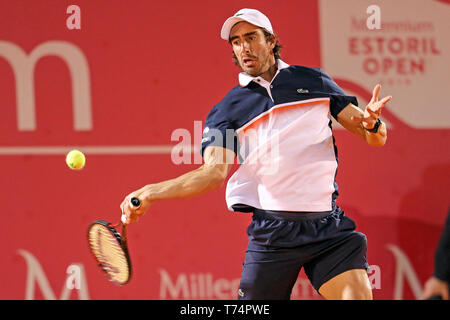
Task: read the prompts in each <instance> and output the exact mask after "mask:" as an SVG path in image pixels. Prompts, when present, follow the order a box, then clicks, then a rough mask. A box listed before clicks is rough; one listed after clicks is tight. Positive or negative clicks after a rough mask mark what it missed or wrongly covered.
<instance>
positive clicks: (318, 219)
mask: <svg viewBox="0 0 450 320" xmlns="http://www.w3.org/2000/svg"><path fill="white" fill-rule="evenodd" d="M355 228H356V225H355V222H354V221H353V220H352V219H350V218H349V217H347V216H345V215H344V211H342V210H340V209H339V207H336V208H335V209H334V210H333V211H332V212H331V213H330V212H317V213H315V212H314V213H301V212H283V211H263V210H258V209H255V211H254V213H253V220H252V222H251V224H250V225H249V227H248V229H247V233H248V237H249V243H248V248H247V251H246V253H245V261H244V264H243V269H242V275H241V283H240V287H239V293H238V299H240V300H262V299H272V300H275V299H286V300H287V299H290V296H291V291H292V288H293V286H294V284H295V282H296V280H297V278H298V274H299V272H300V270H301V268H302V267H304V268H305V273H306V275H307V276H308V278H309V280H310V281H311V284H312V285H313V287H314V289H316V290H317V291H318V290H319V288H320V286H321V285H322V284H324V283H325V282H327V281H328V280H330V279H331V278H333V277H335V276H337V275H338V274H340V273H342V272H345V271H347V270H351V269H366V270H368V268H369V265H368V263H367V259H366V236H365V235H364V234H362V233H359V232H356V231H355Z"/></svg>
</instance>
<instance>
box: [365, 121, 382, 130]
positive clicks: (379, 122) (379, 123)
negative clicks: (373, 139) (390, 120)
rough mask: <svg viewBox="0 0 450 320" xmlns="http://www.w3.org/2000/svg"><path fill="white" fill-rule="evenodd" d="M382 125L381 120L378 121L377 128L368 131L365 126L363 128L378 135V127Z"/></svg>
mask: <svg viewBox="0 0 450 320" xmlns="http://www.w3.org/2000/svg"><path fill="white" fill-rule="evenodd" d="M380 125H381V120H380V118H378V119H377V121H376V122H375V126H374V127H373V128H372V129H367V128H366V127H364V126H363V128H364V129H365V130H367V131H369V132H372V133H377V132H378V127H379V126H380Z"/></svg>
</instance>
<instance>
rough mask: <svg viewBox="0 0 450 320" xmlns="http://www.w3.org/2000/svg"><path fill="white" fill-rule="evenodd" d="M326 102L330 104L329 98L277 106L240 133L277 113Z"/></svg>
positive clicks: (246, 126) (243, 128)
mask: <svg viewBox="0 0 450 320" xmlns="http://www.w3.org/2000/svg"><path fill="white" fill-rule="evenodd" d="M324 102H327V103H328V104H330V100H329V99H328V98H325V99H323V100H316V101H305V102H300V103H296V104H289V105H285V106H279V107H276V106H275V107H273V108H272V109H270V110H269V111H267V112H266V113H264V114H263V115H262V116H261V117H260V118H257V119H255V120H254V121H253V122H250V123H248V124H247V125H245V126H243V127H242V128H241V129H240V130H239V131H241V132H240V133H245V132H246V131H247V130H249V129H250V128H254V127H255V126H256V125H257V124H258V123H260V122H261V121H262V120H265V119H267V118H269V117H271V116H272V115H273V114H274V113H275V112H276V113H280V112H286V111H288V110H291V109H293V108H299V107H307V106H311V105H315V104H322V103H324Z"/></svg>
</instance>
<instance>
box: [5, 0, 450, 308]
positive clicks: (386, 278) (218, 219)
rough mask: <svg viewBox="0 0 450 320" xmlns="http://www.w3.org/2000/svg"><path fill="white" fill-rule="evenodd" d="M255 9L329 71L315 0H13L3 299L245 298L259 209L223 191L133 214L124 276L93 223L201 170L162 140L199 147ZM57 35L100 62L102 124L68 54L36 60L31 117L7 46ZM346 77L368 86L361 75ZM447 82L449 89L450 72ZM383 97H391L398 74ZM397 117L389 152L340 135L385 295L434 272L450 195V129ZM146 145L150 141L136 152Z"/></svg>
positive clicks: (93, 93) (408, 293)
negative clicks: (94, 240) (80, 165)
mask: <svg viewBox="0 0 450 320" xmlns="http://www.w3.org/2000/svg"><path fill="white" fill-rule="evenodd" d="M71 4H76V5H78V6H79V8H80V10H81V11H80V12H81V29H80V30H76V29H75V30H69V29H68V28H67V26H66V20H67V18H68V17H69V16H70V14H68V13H66V9H67V7H68V6H69V5H71ZM242 7H250V8H257V9H259V10H261V11H262V12H264V13H266V14H267V15H268V16H269V18H270V19H271V21H272V24H273V26H274V29H275V31H276V32H277V33H278V35H279V37H280V42H281V44H282V45H283V47H284V48H283V51H282V56H283V60H284V61H286V62H287V63H289V64H299V65H306V66H310V67H321V61H320V56H321V55H320V50H321V48H320V41H319V40H320V39H319V36H320V32H319V14H318V3H317V2H316V1H304V2H303V1H302V2H300V1H282V2H279V3H277V4H276V5H274V4H273V2H270V1H227V2H210V1H144V0H133V1H117V0H116V1H101V0H96V1H86V0H77V1H51V0H46V1H44V0H42V1H24V0H16V1H6V0H0V106H1V110H2V115H1V117H0V164H1V169H0V170H1V179H0V190H1V192H0V196H1V199H2V201H1V203H2V215H1V216H2V220H3V230H2V232H1V233H0V243H1V245H0V250H1V256H2V263H1V267H0V268H1V269H0V270H1V272H0V298H1V299H25V298H29V299H32V298H34V299H48V298H52V297H53V298H56V299H60V298H64V297H68V298H71V299H78V298H89V299H197V298H198V299H235V298H236V297H237V288H238V284H239V277H240V272H241V266H242V262H243V256H244V252H245V249H246V244H247V236H246V227H247V225H248V224H249V222H250V219H251V217H250V215H248V214H241V213H230V212H229V211H228V210H227V208H226V205H225V199H224V196H225V187H223V188H221V189H220V190H217V191H214V192H212V193H210V194H206V195H203V196H200V197H197V198H193V199H187V200H170V201H164V202H158V203H155V204H154V205H153V206H152V207H151V209H150V211H149V212H148V214H147V215H146V216H144V217H142V218H141V219H140V221H139V222H138V223H136V224H133V225H131V226H130V228H129V244H130V250H131V258H132V260H133V264H134V266H133V267H134V275H133V278H132V280H131V282H130V283H129V284H128V285H127V286H124V287H118V286H115V285H113V284H111V283H108V282H107V281H106V280H105V277H104V276H103V275H102V274H101V272H100V271H99V270H98V268H97V266H96V265H95V263H94V260H93V258H92V257H91V256H90V253H89V251H88V247H87V241H86V230H87V226H88V225H89V223H90V222H91V221H93V220H96V219H105V220H111V221H115V220H118V219H119V217H120V209H119V204H120V203H121V201H122V199H123V197H124V196H126V195H127V194H128V193H129V192H131V191H133V190H136V189H137V188H140V187H142V186H143V185H145V184H148V183H153V182H159V181H162V180H166V179H170V178H174V177H176V176H178V175H180V174H182V173H185V172H188V171H189V170H192V169H194V168H196V167H198V164H182V165H175V164H173V162H172V160H171V154H170V150H169V151H165V152H161V153H158V152H157V153H152V151H149V150H154V149H152V147H154V146H166V147H167V146H175V145H176V144H178V141H171V134H172V132H173V131H174V130H176V129H179V128H184V129H187V130H188V131H189V132H191V134H192V138H193V139H192V141H190V143H188V144H196V145H198V144H199V143H200V139H201V138H200V137H199V136H198V137H195V136H194V121H202V122H204V120H205V118H206V115H207V113H208V111H209V110H210V108H211V107H212V106H213V105H214V104H216V103H217V102H218V101H220V99H222V97H223V96H224V95H225V94H226V93H227V92H228V90H229V89H231V88H232V87H233V86H235V85H236V84H237V74H238V72H239V69H238V68H237V67H236V66H234V65H233V63H232V60H231V48H230V47H229V45H228V43H227V42H225V41H223V40H221V39H220V37H219V31H220V27H221V25H222V23H223V22H224V20H225V19H226V18H227V17H229V16H231V15H233V14H234V13H235V12H236V11H237V10H239V9H240V8H242ZM50 41H58V42H63V43H68V44H71V45H73V46H75V47H77V48H78V49H79V50H80V51H81V52H82V54H83V55H84V57H85V58H86V61H87V65H88V70H89V80H90V86H89V88H90V95H88V98H89V99H90V102H91V109H90V116H91V124H92V127H91V129H90V130H84V131H83V130H76V129H75V127H74V121H75V120H74V114H73V110H74V103H73V102H72V99H73V96H74V95H77V94H78V93H75V92H74V91H73V90H72V84H73V83H74V82H75V80H74V78H73V77H71V75H70V70H69V67H68V64H67V63H65V61H64V60H63V59H61V58H60V57H57V56H55V55H54V54H49V55H45V56H43V57H42V58H40V59H38V60H37V61H36V63H35V65H34V68H33V70H34V71H33V79H34V80H33V81H34V82H33V83H34V91H33V92H34V97H35V103H34V107H35V109H34V110H35V123H36V128H35V129H34V130H20V128H19V120H18V117H19V114H18V109H19V102H18V93H17V92H18V87H20V86H21V85H22V84H20V83H16V80H17V78H18V77H17V75H16V74H15V70H14V68H13V67H12V63H11V61H10V60H9V59H8V58H6V53H5V52H6V51H5V50H7V49H5V48H10V47H11V45H14V46H16V47H18V48H20V49H21V50H23V51H24V53H25V54H26V55H28V57H29V56H30V55H32V53H33V50H36V48H39V46H42V45H44V44H46V43H48V42H50ZM7 45H9V47H8V46H7ZM35 52H36V51H35ZM23 61H25V60H23ZM23 61H22V62H23ZM21 65H23V64H21ZM350 67H351V66H350ZM325 71H326V70H325ZM20 72H22V71H20ZM331 76H333V74H331ZM336 81H337V82H338V83H339V84H340V85H341V86H342V87H343V88H344V89H345V90H352V91H353V92H358V94H359V95H360V96H362V97H364V98H365V99H367V97H370V92H369V91H367V90H366V89H364V88H362V87H358V85H357V84H352V83H348V82H346V81H344V80H340V79H336ZM436 85H437V86H442V90H443V94H445V89H446V88H448V83H447V84H445V83H437V84H436ZM358 88H359V89H358ZM358 90H359V91H358ZM82 94H85V93H82ZM382 94H383V95H384V94H385V95H387V94H389V86H388V85H385V86H383V92H382ZM412 94H417V93H412ZM421 94H422V93H421ZM424 94H426V93H424ZM430 99H434V100H433V103H438V101H439V97H430ZM392 103H395V97H394V99H393V102H392ZM442 108H448V106H445V105H443V106H442ZM384 114H385V116H386V118H388V119H389V120H390V121H391V122H396V121H397V125H396V126H395V127H394V128H393V129H392V130H390V131H389V137H388V142H387V144H386V146H384V147H383V148H374V147H369V146H368V145H366V144H365V142H363V141H362V140H360V139H359V138H358V137H356V136H354V135H352V134H350V133H348V132H346V131H343V130H336V131H335V133H334V135H335V138H336V143H337V146H338V150H339V169H338V176H337V180H338V184H339V189H340V197H339V200H338V203H339V205H340V206H341V207H342V208H343V209H344V210H345V212H346V214H347V215H348V216H350V217H351V218H353V219H354V220H355V221H356V223H357V226H358V227H357V230H358V231H361V232H363V233H365V234H366V235H367V238H368V260H369V264H370V265H375V266H378V267H379V272H378V273H377V275H376V276H379V282H377V281H375V280H376V279H375V280H374V281H375V282H376V283H374V285H376V288H374V297H375V298H376V299H401V298H403V299H416V298H418V297H417V295H418V293H419V292H421V290H422V288H423V284H424V282H425V281H426V279H427V278H428V277H429V276H430V275H431V274H432V272H433V266H434V261H433V257H434V249H435V248H436V245H437V242H438V239H439V236H440V232H441V230H442V225H443V223H444V220H445V217H446V214H447V210H448V207H449V204H450V203H449V199H450V197H449V190H450V180H449V174H450V149H449V130H448V129H426V130H425V129H420V130H419V129H414V128H411V127H410V126H408V125H407V124H406V123H403V122H401V120H399V119H398V118H395V117H394V116H393V115H392V114H390V113H389V109H388V108H387V109H386V110H385V113H384ZM194 139H196V140H194ZM132 146H140V147H142V149H141V151H137V152H132V151H129V150H130V149H127V147H132ZM18 147H21V148H22V149H18ZM71 147H77V148H79V149H80V150H82V151H84V152H85V154H86V157H87V162H86V167H85V168H84V169H83V170H81V171H72V170H70V169H68V168H67V166H66V164H65V161H64V160H65V153H66V151H68V150H70V148H71ZM107 147H114V148H116V147H117V149H115V151H111V150H108V149H107ZM102 150H107V151H102ZM127 150H128V151H127ZM142 150H144V151H142ZM164 150H166V149H164ZM102 152H103V153H104V154H103V153H102ZM193 157H194V156H193V155H192V159H194V158H193ZM74 264H76V265H78V266H81V267H80V270H81V273H80V274H81V277H82V279H83V281H82V282H81V284H82V286H84V288H81V289H73V290H69V289H67V288H68V287H67V281H66V280H67V278H68V276H69V274H68V272H67V268H68V266H70V265H74ZM304 279H306V277H305V275H304V273H303V272H302V273H301V275H300V278H299V282H298V285H297V286H296V288H295V290H294V293H293V298H295V299H319V298H320V297H319V296H318V295H317V294H314V292H313V290H312V288H310V287H309V285H306V284H305V283H306V282H305V280H304ZM377 279H378V278H377ZM46 280H47V281H48V285H46ZM33 285H34V287H33ZM65 290H66V291H65ZM67 290H69V291H67ZM64 292H66V293H65V294H66V296H64ZM51 293H52V294H53V296H52V294H51Z"/></svg>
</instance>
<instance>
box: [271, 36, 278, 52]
mask: <svg viewBox="0 0 450 320" xmlns="http://www.w3.org/2000/svg"><path fill="white" fill-rule="evenodd" d="M277 40H278V37H277V36H276V35H274V34H272V35H271V36H270V39H269V45H270V49H272V50H273V48H275V45H276V43H277Z"/></svg>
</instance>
